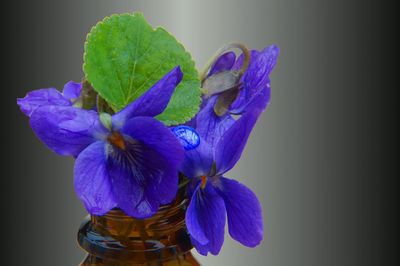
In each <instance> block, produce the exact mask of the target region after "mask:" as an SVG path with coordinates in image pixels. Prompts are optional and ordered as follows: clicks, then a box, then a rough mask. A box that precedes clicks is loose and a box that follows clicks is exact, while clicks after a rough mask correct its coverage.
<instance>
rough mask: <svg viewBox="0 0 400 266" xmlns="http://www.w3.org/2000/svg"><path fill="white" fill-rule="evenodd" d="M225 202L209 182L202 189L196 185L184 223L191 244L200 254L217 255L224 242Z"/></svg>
mask: <svg viewBox="0 0 400 266" xmlns="http://www.w3.org/2000/svg"><path fill="white" fill-rule="evenodd" d="M225 222H226V210H225V204H224V201H223V199H222V197H221V196H220V195H218V194H217V193H216V191H215V189H214V188H213V187H212V185H211V183H210V182H207V184H206V186H205V188H204V189H202V188H201V187H200V184H199V185H198V187H197V189H196V190H195V192H194V194H193V196H192V199H191V201H190V204H189V207H188V209H187V212H186V225H187V228H188V231H189V233H190V235H191V238H192V239H193V240H195V241H193V242H192V244H193V245H194V246H195V247H196V249H197V251H198V252H199V253H200V254H202V255H207V253H208V252H210V253H211V254H213V255H217V254H218V253H219V251H220V250H221V247H222V244H223V243H224V229H225Z"/></svg>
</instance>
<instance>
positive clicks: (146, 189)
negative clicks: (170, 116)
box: [108, 117, 183, 218]
mask: <svg viewBox="0 0 400 266" xmlns="http://www.w3.org/2000/svg"><path fill="white" fill-rule="evenodd" d="M121 133H122V134H123V137H124V140H125V146H126V147H125V150H122V149H118V148H116V147H112V146H109V149H108V155H109V156H108V158H109V159H108V165H109V171H110V176H111V178H112V180H113V185H114V187H113V189H114V195H116V199H117V202H118V206H119V207H120V208H121V209H122V210H124V211H125V212H126V213H127V214H128V215H130V216H133V217H136V218H146V217H150V216H152V215H153V214H154V213H155V212H156V211H157V210H158V207H159V205H160V204H166V203H170V202H171V201H172V200H173V199H174V197H175V195H176V192H177V189H178V168H179V166H180V164H181V162H182V160H183V148H182V146H181V145H180V143H179V141H178V140H177V139H176V138H175V136H174V135H173V134H172V132H171V131H170V129H168V128H167V127H165V126H164V125H163V124H162V123H161V122H159V121H157V120H155V119H154V118H151V117H135V118H132V119H129V120H128V121H126V124H125V125H124V127H123V128H122V129H121Z"/></svg>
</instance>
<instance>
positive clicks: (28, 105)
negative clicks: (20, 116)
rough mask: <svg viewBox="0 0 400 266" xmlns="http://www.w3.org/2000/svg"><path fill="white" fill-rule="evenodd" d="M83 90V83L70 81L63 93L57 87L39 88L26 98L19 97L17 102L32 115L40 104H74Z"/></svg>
mask: <svg viewBox="0 0 400 266" xmlns="http://www.w3.org/2000/svg"><path fill="white" fill-rule="evenodd" d="M81 90H82V83H77V82H73V81H69V82H67V83H66V84H65V85H64V89H63V92H62V93H61V92H59V91H58V90H57V89H55V88H48V89H38V90H34V91H31V92H29V93H28V94H27V95H26V96H25V97H24V98H19V99H17V104H18V105H19V107H20V108H21V111H22V112H23V113H24V114H25V115H27V116H28V117H30V116H31V115H32V113H33V112H34V111H35V110H36V109H37V108H38V107H40V106H47V105H57V106H72V105H73V104H74V103H75V101H76V100H77V99H78V98H79V96H80V93H81Z"/></svg>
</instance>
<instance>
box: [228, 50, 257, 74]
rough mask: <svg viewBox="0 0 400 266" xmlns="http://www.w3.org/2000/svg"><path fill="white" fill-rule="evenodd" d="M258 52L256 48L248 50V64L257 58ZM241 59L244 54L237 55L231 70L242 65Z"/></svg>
mask: <svg viewBox="0 0 400 266" xmlns="http://www.w3.org/2000/svg"><path fill="white" fill-rule="evenodd" d="M259 53H260V52H259V51H257V50H251V51H250V65H251V63H252V62H254V60H256V59H257V57H258V55H259ZM243 60H244V55H243V54H241V55H240V56H239V57H238V59H237V60H236V62H235V64H234V65H233V67H232V70H240V68H241V67H242V64H243ZM250 65H249V68H250Z"/></svg>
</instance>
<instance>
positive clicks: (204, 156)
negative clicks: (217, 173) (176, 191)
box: [180, 139, 213, 178]
mask: <svg viewBox="0 0 400 266" xmlns="http://www.w3.org/2000/svg"><path fill="white" fill-rule="evenodd" d="M212 151H213V150H212V148H211V146H210V145H209V144H208V143H207V142H206V141H205V140H204V139H200V144H199V146H197V147H196V148H195V149H192V150H187V151H185V159H184V160H183V163H182V166H181V169H180V170H181V172H182V173H183V174H184V175H185V176H186V177H188V178H194V177H199V176H202V175H208V174H209V173H210V170H211V166H212V163H213V153H212Z"/></svg>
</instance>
